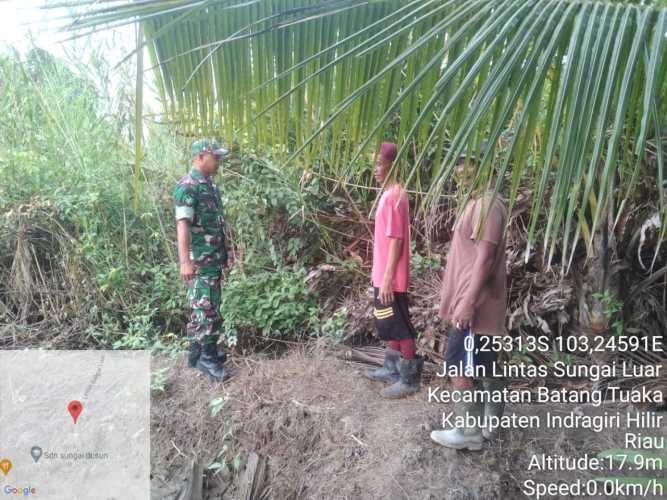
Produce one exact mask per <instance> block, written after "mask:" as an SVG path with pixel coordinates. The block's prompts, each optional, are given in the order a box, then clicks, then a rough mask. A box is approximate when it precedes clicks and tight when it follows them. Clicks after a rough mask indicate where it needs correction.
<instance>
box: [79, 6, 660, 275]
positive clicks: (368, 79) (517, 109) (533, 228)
mask: <svg viewBox="0 0 667 500" xmlns="http://www.w3.org/2000/svg"><path fill="white" fill-rule="evenodd" d="M67 5H68V6H70V7H74V12H75V14H74V17H73V19H74V21H73V22H72V23H71V26H70V29H74V30H79V31H82V32H85V31H87V30H96V29H101V28H103V27H113V26H118V25H121V24H123V23H128V22H140V23H141V24H142V26H143V28H144V30H145V39H144V43H145V44H146V45H147V46H148V49H149V53H150V55H151V58H152V64H153V66H154V68H153V69H154V71H155V74H156V79H157V83H158V87H159V89H160V92H161V95H162V98H163V100H164V105H165V110H166V111H167V112H168V113H169V114H170V115H171V119H172V120H173V121H175V122H177V123H180V127H181V128H182V130H183V131H185V132H186V133H191V134H197V133H202V132H205V133H217V134H219V135H221V136H224V137H226V138H228V139H230V140H231V139H232V138H233V137H235V135H236V134H239V133H244V134H250V135H251V136H252V137H253V139H254V140H256V141H258V142H259V143H261V144H268V145H284V146H285V147H286V151H287V153H286V157H285V158H286V159H288V160H289V161H301V162H303V165H304V168H309V169H314V170H316V171H317V172H319V173H321V174H326V175H334V176H336V177H338V178H346V179H350V180H354V181H355V182H361V183H362V184H363V183H364V182H368V181H369V175H368V174H369V171H370V169H369V168H368V166H366V165H364V164H362V163H361V160H360V159H359V158H361V156H360V155H362V154H363V153H364V151H366V150H367V148H368V147H370V146H372V145H374V144H376V143H377V142H378V141H379V140H381V139H383V138H391V139H393V140H395V141H396V142H397V143H398V144H399V145H400V146H401V148H400V152H399V155H400V157H401V158H402V160H403V161H402V162H401V165H402V167H401V168H402V170H403V174H404V176H405V178H406V180H407V181H408V182H409V183H410V184H411V185H413V186H416V187H418V188H423V189H425V190H426V191H427V195H426V196H425V197H424V198H423V204H424V205H423V206H424V207H427V206H431V205H434V204H435V203H436V202H437V200H438V195H439V194H440V192H441V191H442V189H443V188H444V186H445V183H446V181H447V180H448V179H449V177H450V175H451V173H452V170H453V167H454V165H455V162H456V161H457V159H458V157H459V155H460V154H461V153H462V152H463V151H465V150H467V149H473V150H474V149H476V148H478V146H479V144H480V142H481V140H482V139H483V138H487V139H489V140H490V142H491V144H493V148H492V150H491V151H490V152H489V153H488V154H487V155H486V156H485V157H484V158H483V159H482V162H481V167H480V169H479V170H478V174H477V187H481V186H487V187H489V188H491V189H496V190H500V191H502V192H504V193H507V194H508V196H509V199H510V204H512V203H513V202H514V200H515V198H516V197H517V194H518V192H519V190H520V189H526V188H529V189H530V190H532V194H533V205H532V209H531V214H530V224H529V235H528V236H529V241H530V244H533V245H534V242H535V241H536V240H538V239H539V238H542V239H543V248H544V251H545V256H546V257H547V258H548V259H549V260H551V258H552V257H553V256H554V254H556V253H560V254H561V255H563V257H562V259H561V262H562V263H563V265H564V266H565V265H566V264H567V262H568V261H569V258H571V256H572V255H573V251H574V248H575V247H576V246H577V243H578V242H579V240H580V239H582V238H583V240H584V242H585V243H586V246H587V247H588V248H589V249H590V248H591V245H592V242H593V239H594V238H595V234H596V232H597V229H598V228H599V227H600V226H601V225H602V224H603V223H604V224H607V223H608V222H609V221H612V222H613V221H614V220H618V218H619V216H620V214H621V211H622V210H623V208H624V206H625V205H624V200H625V199H627V198H628V197H629V196H631V195H632V193H633V190H634V188H635V187H636V185H637V181H638V179H640V178H642V177H645V176H647V175H648V176H653V177H654V178H655V179H656V181H657V182H658V186H659V193H660V194H659V197H658V200H656V203H657V204H659V206H660V210H661V214H663V215H665V214H666V211H665V197H664V189H665V178H664V160H663V158H662V155H661V151H662V145H663V142H664V141H662V138H661V134H664V131H665V127H666V123H665V119H666V116H667V78H666V77H667V58H666V57H665V50H666V49H665V45H666V40H665V37H666V36H667V9H665V6H664V2H610V1H608V2H602V1H600V2H594V1H584V0H581V1H576V0H568V1H565V0H562V1H559V0H449V1H446V0H412V1H401V0H371V1H365V2H364V1H353V0H346V1H342V0H329V1H324V0H251V1H248V0H219V1H212V0H202V1H199V2H190V1H184V0H142V1H134V2H130V1H127V0H125V1H123V0H115V1H96V2H92V1H87V0H82V1H79V2H76V1H72V2H68V3H67ZM648 139H651V140H652V141H653V142H654V143H657V144H658V146H659V148H658V158H657V169H655V171H653V170H651V168H653V167H649V163H648V162H647V161H646V157H645V155H646V153H645V151H646V142H647V140H648ZM316 158H318V159H319V160H318V161H316V162H314V163H313V162H312V160H313V159H316ZM360 165H361V166H360ZM610 210H611V213H610ZM568 256H569V258H568Z"/></svg>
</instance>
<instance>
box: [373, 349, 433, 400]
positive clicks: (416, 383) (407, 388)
mask: <svg viewBox="0 0 667 500" xmlns="http://www.w3.org/2000/svg"><path fill="white" fill-rule="evenodd" d="M423 370H424V358H422V357H421V356H417V357H415V358H413V359H405V358H401V360H400V361H399V363H398V381H397V382H396V383H394V384H393V385H391V386H389V387H387V388H386V389H383V390H382V391H380V396H382V397H383V398H388V399H398V398H404V397H406V396H409V395H410V394H414V393H415V392H417V391H419V389H420V388H421V380H422V371H423Z"/></svg>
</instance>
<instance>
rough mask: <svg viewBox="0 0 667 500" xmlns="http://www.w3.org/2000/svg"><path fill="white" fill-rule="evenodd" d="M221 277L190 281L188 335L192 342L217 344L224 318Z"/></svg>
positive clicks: (196, 276)
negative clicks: (221, 309)
mask: <svg viewBox="0 0 667 500" xmlns="http://www.w3.org/2000/svg"><path fill="white" fill-rule="evenodd" d="M220 282H221V277H220V276H219V275H218V276H206V275H199V274H197V275H195V277H194V278H193V279H192V280H190V281H188V285H187V286H188V301H189V302H190V321H189V322H188V325H187V329H186V331H187V334H188V337H189V338H190V340H196V341H198V342H201V343H204V342H207V343H208V342H217V341H218V337H219V335H220V326H221V324H222V318H221V316H220Z"/></svg>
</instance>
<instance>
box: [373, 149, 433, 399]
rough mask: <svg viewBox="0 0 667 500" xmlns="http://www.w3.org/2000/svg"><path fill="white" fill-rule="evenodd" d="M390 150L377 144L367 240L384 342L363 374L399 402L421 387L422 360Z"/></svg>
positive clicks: (404, 201)
mask: <svg viewBox="0 0 667 500" xmlns="http://www.w3.org/2000/svg"><path fill="white" fill-rule="evenodd" d="M396 153H397V148H396V145H395V144H393V143H390V142H384V143H382V146H381V147H380V151H379V154H378V155H376V164H375V180H376V181H377V182H378V183H379V184H380V185H381V186H384V189H383V191H382V196H381V198H380V202H379V204H378V208H377V212H376V214H375V235H374V238H373V272H372V280H373V290H374V303H375V309H374V311H373V314H374V316H375V326H376V328H377V332H378V337H380V338H381V339H382V340H385V341H386V342H387V346H386V349H385V355H384V363H383V366H382V368H379V369H377V370H372V371H369V372H368V373H367V376H368V377H369V378H370V379H371V380H378V381H383V382H390V383H392V384H393V385H391V386H390V387H387V388H385V389H384V390H383V391H382V392H381V393H380V394H381V395H382V396H383V397H385V398H392V399H395V398H402V397H405V396H408V395H409V394H413V393H415V392H417V391H418V390H419V389H420V387H421V374H422V370H423V367H424V360H423V358H422V357H421V356H418V355H417V354H416V344H415V339H416V337H417V334H416V332H415V329H414V327H413V326H412V322H411V321H410V312H409V309H408V294H407V292H408V280H409V278H410V213H409V204H408V194H407V192H406V191H405V189H403V187H402V186H401V185H400V184H399V183H398V182H396V179H395V175H392V177H391V178H389V173H390V171H391V167H392V165H393V163H394V160H395V159H396Z"/></svg>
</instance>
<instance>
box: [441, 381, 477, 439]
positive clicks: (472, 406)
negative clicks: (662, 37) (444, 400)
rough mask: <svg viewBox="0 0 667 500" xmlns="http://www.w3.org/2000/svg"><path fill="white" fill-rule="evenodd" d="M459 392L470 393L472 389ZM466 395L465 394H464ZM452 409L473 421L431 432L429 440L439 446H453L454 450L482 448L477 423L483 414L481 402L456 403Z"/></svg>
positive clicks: (462, 393) (459, 415) (458, 414)
mask: <svg viewBox="0 0 667 500" xmlns="http://www.w3.org/2000/svg"><path fill="white" fill-rule="evenodd" d="M460 392H461V396H464V394H466V393H470V395H471V396H472V392H473V390H472V389H466V390H463V391H460ZM466 397H467V396H466ZM454 411H455V413H456V415H457V417H464V418H465V417H468V418H473V419H474V421H473V422H466V423H465V424H464V426H463V427H454V428H453V429H447V430H441V431H433V432H431V440H433V441H435V442H436V443H438V444H439V445H441V446H446V447H447V448H453V449H455V450H470V451H479V450H481V449H482V443H483V438H482V429H481V427H480V425H479V419H480V418H481V417H482V416H483V412H484V404H483V403H456V405H455V407H454Z"/></svg>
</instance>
